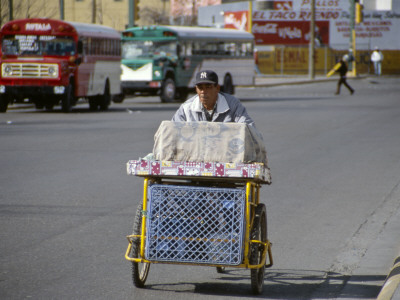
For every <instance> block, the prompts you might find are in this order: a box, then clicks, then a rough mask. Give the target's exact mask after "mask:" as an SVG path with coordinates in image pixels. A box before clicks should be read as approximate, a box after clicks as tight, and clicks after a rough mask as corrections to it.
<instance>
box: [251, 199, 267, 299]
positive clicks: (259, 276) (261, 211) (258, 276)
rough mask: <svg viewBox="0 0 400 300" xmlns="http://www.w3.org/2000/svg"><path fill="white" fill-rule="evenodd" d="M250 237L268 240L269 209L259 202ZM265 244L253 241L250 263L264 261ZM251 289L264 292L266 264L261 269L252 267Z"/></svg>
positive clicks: (259, 292) (257, 293) (254, 291)
mask: <svg viewBox="0 0 400 300" xmlns="http://www.w3.org/2000/svg"><path fill="white" fill-rule="evenodd" d="M250 239H252V240H259V241H262V242H264V243H265V242H266V241H267V211H266V208H265V205H264V204H258V205H257V207H256V211H255V217H254V224H253V228H252V229H251V233H250ZM263 251H264V246H263V245H261V244H258V243H252V244H251V248H250V264H252V265H255V264H259V263H260V262H261V261H262V253H263ZM250 272H251V289H252V291H253V293H254V294H256V295H259V294H261V293H262V290H263V285H264V274H265V266H263V267H261V268H259V269H251V271H250Z"/></svg>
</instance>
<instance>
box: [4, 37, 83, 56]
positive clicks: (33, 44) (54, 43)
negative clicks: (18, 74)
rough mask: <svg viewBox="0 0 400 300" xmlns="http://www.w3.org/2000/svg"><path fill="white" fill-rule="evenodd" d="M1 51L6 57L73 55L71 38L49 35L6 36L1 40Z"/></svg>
mask: <svg viewBox="0 0 400 300" xmlns="http://www.w3.org/2000/svg"><path fill="white" fill-rule="evenodd" d="M2 51H3V53H4V54H6V55H43V54H47V55H66V54H67V55H74V54H75V51H76V50H75V43H74V41H73V39H72V37H56V36H51V35H40V36H38V35H15V36H13V35H8V36H5V37H4V38H3V41H2Z"/></svg>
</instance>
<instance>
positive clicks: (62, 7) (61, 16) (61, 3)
mask: <svg viewBox="0 0 400 300" xmlns="http://www.w3.org/2000/svg"><path fill="white" fill-rule="evenodd" d="M60 19H61V20H64V0H60Z"/></svg>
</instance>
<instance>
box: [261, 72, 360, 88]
mask: <svg viewBox="0 0 400 300" xmlns="http://www.w3.org/2000/svg"><path fill="white" fill-rule="evenodd" d="M365 77H367V76H366V75H361V76H356V77H353V76H347V78H348V79H361V78H365ZM338 79H339V77H338V76H337V75H333V76H331V77H326V76H325V75H317V76H314V78H310V77H309V76H308V75H293V76H289V75H288V76H273V75H263V74H259V75H256V77H255V80H254V83H255V84H254V85H255V86H266V87H268V86H279V85H291V84H309V83H315V82H328V81H337V80H338Z"/></svg>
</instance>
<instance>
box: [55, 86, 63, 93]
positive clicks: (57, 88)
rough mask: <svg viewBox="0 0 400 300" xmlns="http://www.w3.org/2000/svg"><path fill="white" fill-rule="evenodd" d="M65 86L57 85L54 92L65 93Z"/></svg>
mask: <svg viewBox="0 0 400 300" xmlns="http://www.w3.org/2000/svg"><path fill="white" fill-rule="evenodd" d="M64 91H65V86H55V87H54V94H64Z"/></svg>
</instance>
